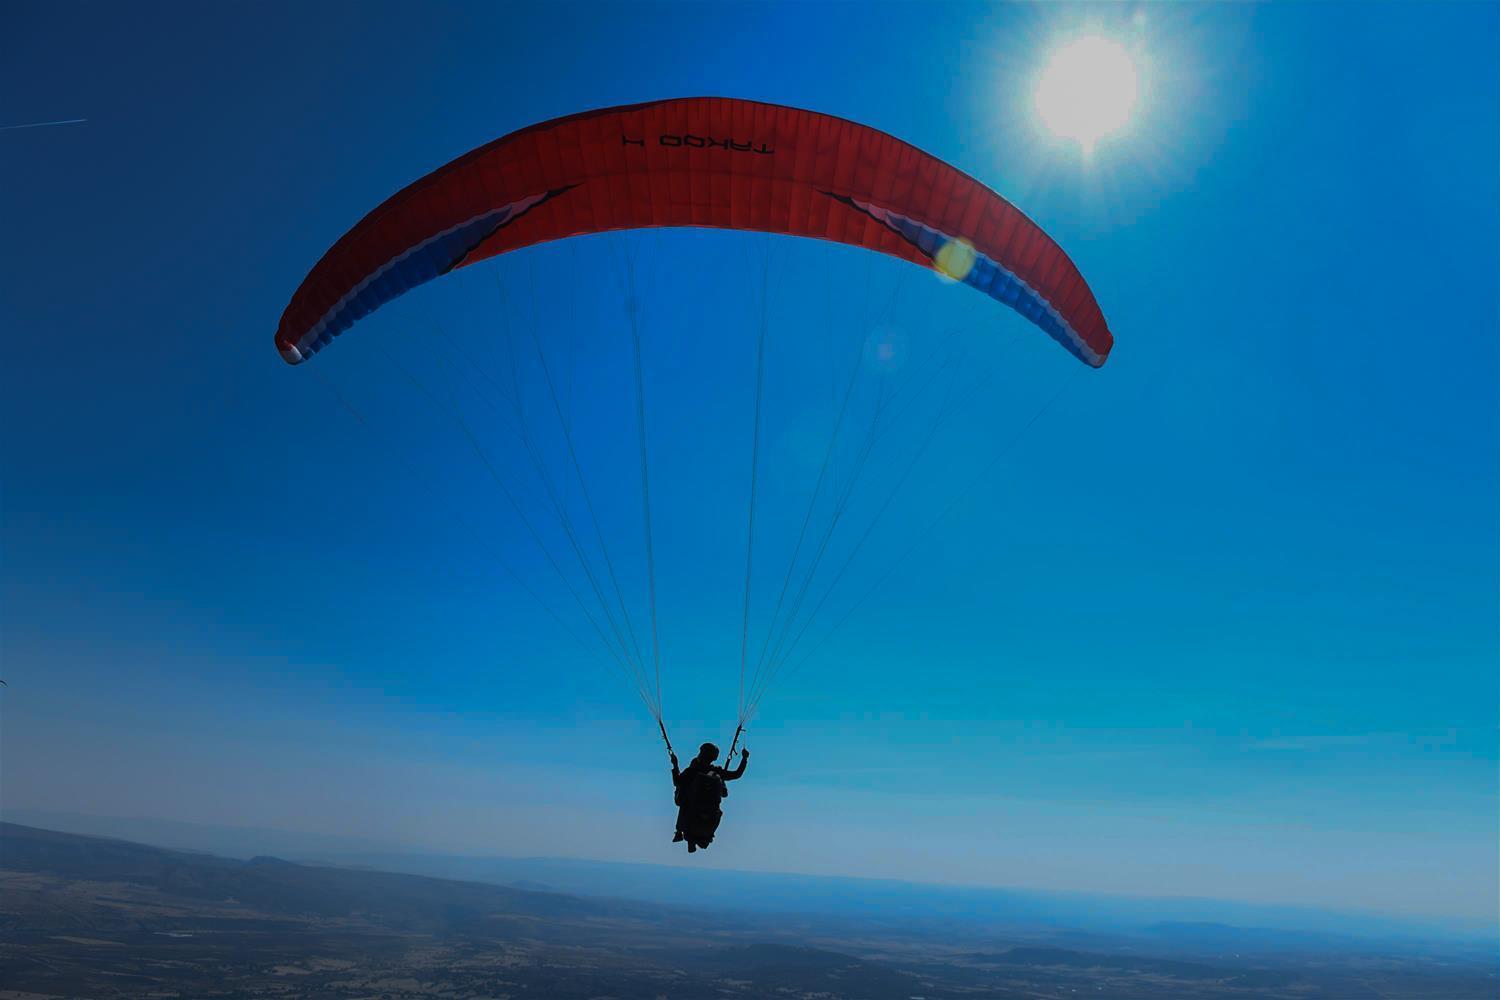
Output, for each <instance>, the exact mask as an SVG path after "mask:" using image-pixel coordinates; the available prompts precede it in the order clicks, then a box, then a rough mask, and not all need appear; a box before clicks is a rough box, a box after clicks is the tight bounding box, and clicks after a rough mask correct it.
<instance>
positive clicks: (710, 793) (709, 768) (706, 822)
mask: <svg viewBox="0 0 1500 1000" xmlns="http://www.w3.org/2000/svg"><path fill="white" fill-rule="evenodd" d="M718 757H719V748H718V747H716V746H714V745H713V744H712V743H705V744H703V746H701V747H699V748H698V756H696V757H694V758H693V759H692V761H690V762H689V763H688V766H687V767H686V768H683V769H682V770H678V769H677V755H676V754H675V753H674V754H672V784H673V785H675V786H677V792H676V794H675V795H674V796H673V801H675V802H676V803H677V833H676V836H674V837H673V838H672V843H674V844H675V843H678V842H679V841H683V840H686V841H687V845H688V853H689V854H691V853H693V852H694V851H696V850H697V849H698V848H700V847H707V846H708V845H709V844H712V843H713V842H714V833H715V831H717V830H718V829H719V821H720V820H721V819H723V818H724V810H723V809H721V808H719V802H720V800H722V799H723V798H724V797H725V796H726V795H728V794H729V789H728V788H727V787H726V786H725V782H729V781H734V780H735V779H736V778H738V777H740V776H741V775H743V774H744V773H745V765H746V764H747V763H749V761H750V751H749V750H741V751H740V766H739V767H737V768H735V769H734V770H733V771H726V770H724V769H723V768H722V767H715V766H714V761H715V760H717V759H718Z"/></svg>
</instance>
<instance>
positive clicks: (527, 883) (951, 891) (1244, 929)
mask: <svg viewBox="0 0 1500 1000" xmlns="http://www.w3.org/2000/svg"><path fill="white" fill-rule="evenodd" d="M8 817H9V818H11V819H13V820H17V819H18V820H20V821H21V822H24V823H26V824H27V825H30V826H40V827H46V828H48V829H57V830H68V831H71V832H75V833H82V834H92V835H98V834H103V835H106V836H111V837H118V838H122V839H126V840H133V841H141V842H145V843H153V844H161V845H164V846H167V847H173V848H178V849H183V848H191V849H196V850H206V851H212V852H214V853H215V854H220V855H224V856H228V857H239V858H249V857H252V856H255V855H265V854H270V855H274V856H277V857H282V858H287V859H289V860H294V861H299V862H303V863H314V864H325V865H337V866H340V867H357V868H365V869H374V870H380V871H390V872H405V873H409V874H417V875H430V876H434V877H438V878H447V879H456V880H460V881H475V882H485V883H490V884H494V885H500V886H510V887H518V888H531V889H536V890H544V891H553V892H562V893H571V894H573V895H577V896H584V897H590V898H599V897H603V898H614V899H634V900H639V901H641V902H647V903H660V904H666V905H669V906H689V907H694V908H714V909H721V910H733V911H736V912H746V911H754V912H759V913H763V914H768V915H769V914H788V913H802V914H809V915H816V916H819V917H824V918H839V919H857V920H862V921H875V922H886V923H890V924H892V925H893V926H899V927H900V928H902V929H903V930H904V931H909V930H911V929H913V928H914V927H916V926H917V925H918V924H922V923H925V924H926V925H927V926H929V927H931V928H933V929H934V930H940V929H948V930H959V929H966V930H967V932H973V931H976V930H983V929H985V928H989V929H1005V928H1009V929H1012V930H1016V929H1021V928H1026V929H1030V930H1036V929H1048V930H1049V932H1050V933H1053V934H1065V933H1075V934H1083V935H1108V936H1116V935H1120V934H1129V935H1134V936H1137V937H1138V938H1139V939H1140V940H1139V942H1138V943H1139V944H1140V946H1141V947H1144V948H1148V949H1149V948H1154V947H1157V946H1158V945H1159V944H1161V943H1162V942H1164V941H1167V940H1171V941H1172V942H1173V944H1174V947H1177V946H1186V945H1189V944H1191V943H1193V942H1196V945H1195V947H1197V948H1198V949H1199V950H1200V951H1202V952H1206V953H1212V952H1216V951H1219V950H1228V951H1231V952H1233V951H1257V950H1271V951H1278V950H1283V949H1285V948H1287V947H1290V946H1294V945H1297V944H1302V945H1307V946H1310V947H1312V948H1314V949H1316V948H1321V947H1326V946H1330V945H1331V944H1334V942H1333V941H1332V940H1324V939H1321V938H1320V936H1322V935H1332V936H1334V937H1335V938H1337V939H1338V941H1337V946H1338V947H1345V946H1347V945H1348V944H1349V941H1348V939H1349V938H1353V937H1363V938H1367V939H1370V940H1371V941H1374V942H1375V943H1376V946H1377V947H1378V948H1380V949H1382V950H1388V949H1391V948H1400V947H1403V946H1404V945H1403V944H1402V942H1403V941H1405V942H1406V944H1407V945H1411V946H1412V948H1414V950H1416V951H1425V950H1427V949H1428V947H1429V945H1430V943H1431V942H1432V941H1433V940H1444V941H1449V942H1457V943H1458V944H1459V947H1460V948H1461V949H1463V950H1464V951H1465V952H1466V953H1468V952H1472V951H1473V949H1475V948H1479V949H1484V948H1487V947H1491V946H1492V945H1493V942H1494V941H1495V940H1496V938H1497V935H1500V924H1495V925H1491V926H1487V927H1484V926H1476V925H1472V924H1461V923H1457V922H1452V921H1438V920H1427V919H1416V918H1402V917H1393V916H1386V915H1381V914H1372V913H1343V912H1336V911H1329V910H1322V909H1316V908H1312V907H1303V906H1276V905H1270V904H1261V903H1244V902H1235V901H1229V900H1216V899H1192V898H1149V897H1139V896H1109V895H1103V894H1096V893H1082V892H1045V891H1040V890H1025V889H1005V888H993V887H959V886H944V885H926V884H921V883H912V882H902V881H897V880H892V879H865V878H847V877H837V876H819V875H800V874H791V873H777V872H752V871H734V870H725V869H717V868H709V867H704V866H700V865H653V864H631V863H622V862H606V861H590V860H584V859H571V858H511V857H494V856H491V857H473V856H463V855H451V854H431V853H423V852H420V851H415V850H411V849H404V848H402V847H400V846H398V845H385V844H379V843H377V842H374V841H369V840H360V839H357V838H350V837H334V836H326V835H320V834H307V833H298V832H292V831H285V830H268V829H256V828H249V827H220V826H210V825H202V824H193V823H181V822H171V821H163V820H150V819H128V818H119V817H98V816H87V815H82V814H77V813H49V812H40V811H36V810H10V811H9V813H8ZM1215 926H1218V927H1220V928H1226V929H1229V930H1232V931H1234V933H1232V934H1231V933H1228V932H1227V931H1225V930H1219V931H1216V930H1214V929H1213V928H1214V927H1215ZM1191 928H1197V929H1196V930H1192V929H1191ZM1178 930H1181V932H1182V933H1181V934H1180V935H1179V934H1178V933H1177V931H1178ZM1076 943H1080V944H1083V945H1085V946H1090V947H1091V946H1092V945H1091V944H1090V942H1089V941H1088V939H1087V937H1085V938H1083V939H1081V940H1080V941H1078V942H1076Z"/></svg>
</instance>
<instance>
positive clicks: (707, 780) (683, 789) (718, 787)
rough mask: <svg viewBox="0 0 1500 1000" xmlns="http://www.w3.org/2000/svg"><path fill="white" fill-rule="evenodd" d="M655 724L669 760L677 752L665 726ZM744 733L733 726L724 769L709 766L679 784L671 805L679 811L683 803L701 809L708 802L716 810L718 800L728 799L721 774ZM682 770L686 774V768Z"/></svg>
mask: <svg viewBox="0 0 1500 1000" xmlns="http://www.w3.org/2000/svg"><path fill="white" fill-rule="evenodd" d="M656 724H657V726H658V727H659V728H660V729H661V738H662V742H663V743H665V744H666V745H667V759H668V760H671V759H673V758H675V757H676V756H677V752H676V751H675V750H673V749H672V738H671V737H670V736H668V735H667V724H666V723H665V722H663V721H662V720H660V719H658V720H657V721H656ZM744 732H745V727H744V725H743V724H741V725H738V726H735V728H734V740H733V741H732V742H731V743H730V744H729V753H728V754H726V755H725V757H724V767H722V768H719V767H715V766H714V765H712V764H710V765H709V767H708V768H707V769H706V770H704V771H702V772H700V773H698V774H697V775H695V777H694V780H693V781H691V782H686V783H683V784H679V785H677V787H676V788H675V789H673V792H672V804H673V805H675V806H676V807H677V808H679V809H681V808H682V807H683V805H684V804H685V803H692V804H694V805H695V806H697V807H698V808H702V806H703V803H705V802H709V803H712V804H713V805H714V806H715V808H717V806H718V803H719V800H720V799H723V798H726V797H728V795H729V786H728V784H727V783H725V781H724V778H723V774H722V772H723V771H726V770H728V766H729V762H730V761H731V760H733V759H734V751H735V747H737V746H739V742H740V737H741V736H742V735H743V734H744ZM688 767H692V763H691V762H689V763H688ZM682 770H683V772H684V773H686V771H687V768H683V769H682Z"/></svg>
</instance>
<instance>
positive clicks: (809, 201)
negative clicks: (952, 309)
mask: <svg viewBox="0 0 1500 1000" xmlns="http://www.w3.org/2000/svg"><path fill="white" fill-rule="evenodd" d="M627 140H628V141H627ZM637 140H638V141H639V142H640V144H639V145H637V144H636V141H637ZM731 143H733V144H734V145H730V144H731ZM568 187H572V190H569V191H567V192H566V193H563V194H561V195H558V196H557V197H555V198H553V199H551V200H549V201H547V202H545V203H544V204H541V205H539V206H537V207H536V208H534V209H532V210H531V211H529V212H527V213H526V214H524V215H522V216H521V217H520V218H518V219H516V220H515V221H513V222H511V223H510V224H508V225H506V226H504V227H503V228H501V229H500V230H499V231H498V232H496V233H495V234H494V235H493V236H492V237H491V238H490V239H489V240H487V241H486V242H485V243H484V244H483V245H481V246H480V247H478V248H476V249H475V250H474V251H473V252H472V253H471V254H470V256H469V257H468V258H467V259H466V260H465V261H464V262H463V263H464V264H469V263H474V262H476V261H479V260H483V259H486V258H488V257H493V256H495V255H496V254H502V253H505V252H507V251H509V250H514V249H517V248H520V247H525V246H530V245H532V244H536V243H541V242H545V241H548V240H556V239H561V238H564V237H567V236H573V235H578V234H582V233H596V232H604V231H609V230H618V229H638V228H643V227H649V226H708V227H716V228H731V229H748V230H759V231H764V232H773V233H784V234H788V235H795V236H806V237H811V238H814V239H827V240H835V241H838V242H842V243H849V244H853V245H857V246H862V247H866V248H868V249H870V250H875V251H879V252H881V253H885V254H889V255H891V256H893V257H899V258H901V259H903V260H908V261H911V262H912V263H916V264H921V265H923V266H930V262H929V261H928V259H927V258H926V256H925V255H924V254H923V253H922V252H921V251H920V250H918V249H917V248H915V247H913V246H912V245H911V244H909V243H907V242H906V241H905V240H904V239H902V238H901V237H900V236H899V235H898V234H896V233H894V232H892V231H891V230H890V229H888V228H886V227H885V226H883V225H881V224H879V223H878V222H876V221H875V220H873V219H871V218H869V217H868V216H867V215H865V214H864V213H862V212H859V211H857V210H855V209H853V208H851V207H849V206H848V205H846V204H843V203H841V202H839V201H836V200H835V199H834V198H830V197H828V194H833V195H836V196H838V197H841V198H852V199H854V200H856V201H861V202H866V203H870V204H873V205H877V206H879V207H881V208H885V209H889V210H892V211H895V212H898V213H900V214H901V215H904V216H906V217H908V218H910V219H913V220H914V221H917V222H920V223H922V224H923V225H926V226H928V227H930V228H932V229H935V230H937V231H939V232H941V233H944V234H947V235H949V236H952V237H956V238H960V239H965V240H967V241H968V242H970V243H972V244H973V245H974V247H975V248H976V249H978V250H979V251H980V252H981V253H983V254H985V255H986V256H987V257H989V258H990V259H992V260H994V261H996V262H997V263H999V264H1000V265H1001V266H1002V267H1004V268H1006V269H1007V270H1008V271H1010V272H1011V273H1012V274H1014V275H1016V276H1017V277H1018V278H1020V279H1021V280H1023V281H1025V282H1026V283H1027V284H1028V285H1030V286H1031V287H1032V288H1034V289H1036V290H1037V291H1038V292H1040V293H1041V294H1042V295H1043V297H1044V298H1046V299H1047V300H1048V301H1049V302H1050V303H1051V304H1052V305H1053V307H1054V308H1056V309H1057V310H1058V311H1059V312H1060V313H1061V315H1062V316H1063V318H1064V319H1065V320H1066V321H1067V322H1068V324H1069V325H1070V326H1071V327H1072V328H1073V329H1074V330H1075V331H1076V332H1077V333H1078V334H1079V335H1080V336H1081V337H1082V338H1083V339H1084V341H1085V342H1086V343H1087V344H1088V345H1089V346H1090V347H1091V348H1092V349H1093V350H1094V351H1096V352H1098V354H1099V355H1101V356H1103V355H1107V354H1108V353H1109V350H1110V347H1111V346H1112V343H1113V338H1112V336H1111V334H1110V331H1109V328H1108V326H1107V324H1106V323H1105V320H1104V316H1103V314H1102V313H1101V312H1100V310H1099V306H1098V304H1097V302H1096V301H1095V299H1094V296H1093V294H1092V293H1091V292H1090V291H1089V289H1088V286H1087V285H1086V284H1085V282H1084V281H1083V279H1082V277H1081V275H1079V273H1078V271H1077V268H1076V267H1075V266H1074V265H1073V263H1072V262H1071V261H1070V260H1069V259H1068V258H1067V255H1066V254H1064V253H1063V251H1062V249H1061V248H1060V247H1059V246H1058V245H1057V244H1056V243H1055V242H1054V241H1053V240H1052V239H1051V238H1050V237H1049V236H1047V235H1046V233H1044V232H1043V231H1042V230H1041V229H1040V228H1039V227H1038V226H1037V225H1036V224H1035V223H1034V222H1032V221H1031V220H1030V219H1028V218H1027V217H1026V216H1025V215H1023V214H1022V213H1021V212H1020V211H1019V210H1017V209H1016V208H1015V206H1013V205H1011V204H1010V203H1009V202H1008V201H1006V200H1005V199H1004V198H1001V197H1000V196H999V195H997V194H995V193H994V192H993V191H991V190H989V189H988V188H986V187H985V186H984V185H982V184H980V183H979V182H978V181H976V180H974V179H973V178H971V177H969V176H968V175H966V174H964V173H963V172H961V171H959V170H957V169H955V168H953V167H951V166H949V165H948V164H946V163H943V162H942V161H940V160H938V159H936V158H934V157H932V156H929V155H927V154H926V153H923V152H922V151H921V150H918V149H916V148H915V147H913V146H910V145H908V144H907V143H904V142H901V141H900V140H898V139H895V138H893V137H891V136H889V135H886V134H885V133H883V132H879V131H877V130H875V129H872V128H867V127H865V126H863V125H858V124H855V123H854V122H850V121H845V120H843V119H840V118H835V117H832V116H829V115H823V114H819V113H817V112H812V111H800V110H797V109H794V108H786V107H780V106H777V105H770V104H761V103H758V102H754V101H742V100H735V99H730V98H712V97H708V98H684V99H677V100H668V101H657V102H653V103H649V104H639V105H632V106H628V107H620V108H609V109H605V110H600V111H591V112H585V113H583V114H578V115H573V116H570V117H567V118H560V119H557V120H554V121H551V122H545V123H542V124H539V125H534V126H531V127H529V128H526V129H522V130H521V131H519V132H516V133H513V134H511V135H509V136H506V137H504V138H502V139H497V140H495V141H494V142H492V143H489V144H488V145H486V146H482V147H480V148H479V149H476V150H474V151H473V152H471V153H468V154H466V155H464V156H462V157H460V158H459V159H457V160H454V161H453V162H452V163H449V164H448V165H446V166H444V167H441V168H439V169H438V170H436V171H434V172H433V173H431V174H429V175H427V176H426V177H424V178H422V179H421V180H419V181H417V182H415V183H414V184H412V185H410V186H409V187H407V188H406V189H404V190H402V191H401V192H399V193H398V194H396V195H394V196H393V197H391V198H390V199H388V200H387V201H386V202H385V203H384V204H382V205H381V206H380V207H379V208H377V209H375V211H373V212H371V213H370V214H369V215H368V216H367V217H366V218H365V219H364V220H363V221H361V222H360V223H359V224H358V225H357V226H355V227H354V228H353V229H352V230H350V231H349V233H348V234H346V235H345V236H344V237H343V238H342V239H340V240H339V241H338V243H336V244H335V245H334V247H333V248H332V249H331V250H330V251H329V252H328V253H327V254H326V255H325V256H324V257H323V259H322V260H320V261H319V262H318V264H317V266H316V267H314V268H313V270H312V272H311V273H310V274H309V275H308V276H307V278H306V279H305V280H304V282H303V284H302V286H301V287H300V288H299V289H298V290H297V292H296V294H295V296H294V297H293V298H292V301H291V303H290V304H289V305H288V307H287V310H286V313H285V314H284V315H283V316H282V320H281V325H280V327H279V329H278V331H277V341H278V344H284V343H295V342H296V340H297V339H298V338H299V337H300V336H301V335H302V334H303V333H304V332H305V331H307V330H308V329H310V328H311V327H312V326H313V325H314V324H316V323H317V322H318V320H319V319H320V318H321V317H322V316H323V315H324V314H325V313H327V311H328V310H329V309H330V308H332V307H333V306H334V304H335V303H337V302H339V300H340V299H341V298H343V297H344V296H345V295H346V294H347V293H348V292H349V291H350V290H351V289H352V288H353V287H354V286H355V285H356V284H357V283H358V282H359V281H360V280H362V279H363V278H364V277H366V276H368V275H369V274H371V273H373V272H374V271H375V270H376V269H378V268H379V267H381V266H382V265H383V264H385V263H386V262H387V261H389V260H391V259H392V258H394V257H396V256H398V255H400V254H401V253H403V252H405V251H406V250H408V249H410V248H412V247H414V246H416V245H418V244H419V243H422V242H423V241H425V240H427V239H429V238H430V237H432V236H434V235H435V234H437V233H440V232H443V231H444V230H447V229H449V228H451V227H454V226H457V225H460V224H462V223H464V222H466V221H468V220H471V219H474V218H476V217H478V216H480V215H482V214H483V213H485V212H487V211H491V210H493V209H495V208H497V207H499V206H503V205H506V204H509V203H512V202H515V201H518V200H520V199H523V198H526V197H528V196H534V195H540V194H544V193H546V192H548V191H556V190H558V189H561V188H568Z"/></svg>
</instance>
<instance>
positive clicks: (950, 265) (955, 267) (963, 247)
mask: <svg viewBox="0 0 1500 1000" xmlns="http://www.w3.org/2000/svg"><path fill="white" fill-rule="evenodd" d="M976 256H977V255H976V254H975V252H974V248H973V247H972V246H970V245H969V244H968V243H967V242H965V241H964V240H949V241H948V242H947V243H944V244H943V246H942V248H941V249H939V250H938V252H937V256H936V257H934V258H933V263H934V264H935V265H937V272H938V274H940V275H942V276H943V277H945V278H949V279H951V280H953V281H963V280H964V279H965V278H967V277H968V276H969V272H970V271H972V270H974V260H975V257H976Z"/></svg>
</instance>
